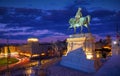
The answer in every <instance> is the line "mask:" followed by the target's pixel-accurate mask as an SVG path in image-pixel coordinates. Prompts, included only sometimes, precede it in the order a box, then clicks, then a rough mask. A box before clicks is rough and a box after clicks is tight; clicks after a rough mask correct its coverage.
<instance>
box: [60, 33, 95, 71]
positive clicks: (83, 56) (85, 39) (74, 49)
mask: <svg viewBox="0 0 120 76" xmlns="http://www.w3.org/2000/svg"><path fill="white" fill-rule="evenodd" d="M67 42H68V45H67V54H66V56H63V57H62V60H61V65H63V66H66V67H70V68H74V69H77V70H81V71H84V72H89V73H91V72H95V71H96V68H95V55H94V54H95V47H94V46H95V44H94V38H93V36H92V35H91V34H90V33H86V34H78V35H72V36H70V37H69V38H67Z"/></svg>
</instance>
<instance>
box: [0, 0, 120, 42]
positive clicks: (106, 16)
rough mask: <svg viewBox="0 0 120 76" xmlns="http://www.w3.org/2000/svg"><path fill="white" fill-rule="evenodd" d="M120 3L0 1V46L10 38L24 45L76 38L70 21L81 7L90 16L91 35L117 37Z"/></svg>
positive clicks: (100, 0) (95, 0)
mask: <svg viewBox="0 0 120 76" xmlns="http://www.w3.org/2000/svg"><path fill="white" fill-rule="evenodd" d="M119 3H120V1H119V0H60V1H56V0H49V1H48V0H44V1H42V0H21V1H18V0H11V1H9V0H0V42H5V41H6V39H7V38H9V39H10V40H11V42H17V41H18V42H22V41H23V42H25V41H26V40H27V39H28V38H31V37H35V38H38V39H40V42H44V41H45V42H49V41H54V40H64V39H65V38H67V37H68V36H69V35H71V34H73V29H68V27H69V23H68V21H69V19H70V18H72V17H74V16H75V13H76V12H77V9H78V8H79V7H81V8H82V14H83V16H86V15H90V16H91V22H90V25H89V26H90V28H91V32H92V34H94V35H95V36H96V37H101V38H102V37H105V36H106V35H111V36H112V37H115V34H116V26H117V25H118V28H120V8H119V7H120V5H119ZM79 30H80V29H79V28H78V29H77V33H79ZM84 30H85V32H86V29H85V28H84ZM119 30H120V29H119Z"/></svg>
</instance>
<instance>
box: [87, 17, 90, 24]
mask: <svg viewBox="0 0 120 76" xmlns="http://www.w3.org/2000/svg"><path fill="white" fill-rule="evenodd" d="M87 21H88V24H89V23H90V15H88V16H87Z"/></svg>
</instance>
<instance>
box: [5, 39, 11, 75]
mask: <svg viewBox="0 0 120 76" xmlns="http://www.w3.org/2000/svg"><path fill="white" fill-rule="evenodd" d="M9 58H10V49H9V43H8V39H7V58H6V59H7V72H6V76H11V75H10V70H9Z"/></svg>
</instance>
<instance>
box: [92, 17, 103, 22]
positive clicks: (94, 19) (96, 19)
mask: <svg viewBox="0 0 120 76" xmlns="http://www.w3.org/2000/svg"><path fill="white" fill-rule="evenodd" d="M100 20H101V19H99V18H97V17H94V18H92V21H100Z"/></svg>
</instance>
